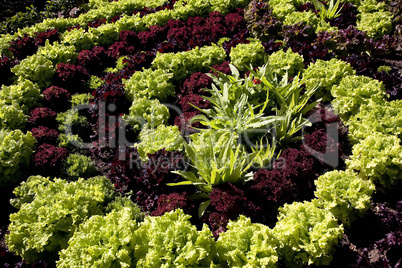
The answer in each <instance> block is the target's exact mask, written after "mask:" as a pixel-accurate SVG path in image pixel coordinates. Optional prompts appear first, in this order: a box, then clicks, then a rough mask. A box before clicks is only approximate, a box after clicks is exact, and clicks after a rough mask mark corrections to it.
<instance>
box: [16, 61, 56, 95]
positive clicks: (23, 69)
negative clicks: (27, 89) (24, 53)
mask: <svg viewBox="0 0 402 268" xmlns="http://www.w3.org/2000/svg"><path fill="white" fill-rule="evenodd" d="M11 71H12V72H13V73H15V75H17V76H21V77H22V78H24V79H27V80H30V81H32V82H34V83H37V84H38V85H39V87H40V88H41V89H42V88H46V87H49V86H50V85H51V83H52V82H51V81H52V78H53V75H54V73H55V72H56V66H55V65H54V64H53V63H52V61H51V60H49V59H48V58H47V57H46V56H43V55H36V54H34V55H32V56H29V57H27V58H25V59H24V60H22V61H21V62H20V64H18V65H16V66H14V67H13V68H12V69H11Z"/></svg>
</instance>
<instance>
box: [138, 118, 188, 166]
mask: <svg viewBox="0 0 402 268" xmlns="http://www.w3.org/2000/svg"><path fill="white" fill-rule="evenodd" d="M138 139H139V140H140V141H141V142H140V143H137V144H136V146H137V150H138V153H139V154H140V157H141V160H143V161H145V160H146V159H147V155H148V154H153V153H155V152H157V151H159V150H160V149H163V148H165V149H166V150H167V151H181V150H182V148H183V138H182V136H181V135H180V131H179V128H178V127H177V126H165V125H159V126H158V127H157V128H150V129H148V128H143V129H142V130H141V132H140V134H139V137H138Z"/></svg>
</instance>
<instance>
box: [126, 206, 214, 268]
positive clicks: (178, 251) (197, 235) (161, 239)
mask: <svg viewBox="0 0 402 268" xmlns="http://www.w3.org/2000/svg"><path fill="white" fill-rule="evenodd" d="M190 218H191V216H189V215H186V214H184V212H183V210H181V209H177V210H175V211H171V212H167V213H165V214H164V215H163V216H160V217H146V218H145V220H144V222H143V223H141V225H140V227H139V228H138V230H136V231H135V232H134V233H133V240H134V241H135V243H136V245H135V251H134V256H135V263H134V265H133V267H139V268H140V267H147V268H159V267H214V265H213V261H214V259H215V258H216V257H217V256H216V248H215V240H214V238H213V236H212V232H211V231H210V230H209V229H208V227H207V226H206V225H204V226H203V228H202V230H201V231H197V228H196V227H195V226H194V225H192V224H191V223H190V221H189V219H190Z"/></svg>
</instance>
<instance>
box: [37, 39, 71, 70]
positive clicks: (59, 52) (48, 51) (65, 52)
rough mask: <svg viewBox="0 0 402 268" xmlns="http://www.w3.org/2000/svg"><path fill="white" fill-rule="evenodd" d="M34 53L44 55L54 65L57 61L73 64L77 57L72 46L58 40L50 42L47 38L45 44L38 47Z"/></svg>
mask: <svg viewBox="0 0 402 268" xmlns="http://www.w3.org/2000/svg"><path fill="white" fill-rule="evenodd" d="M36 55H37V56H43V57H46V58H47V59H48V60H50V61H51V62H52V63H53V65H55V66H56V65H57V64H59V63H71V64H74V63H75V61H76V60H77V57H78V53H77V52H75V47H74V46H66V45H63V44H60V43H59V42H54V43H53V44H50V43H49V40H46V44H45V46H43V47H39V49H38V52H37V53H36Z"/></svg>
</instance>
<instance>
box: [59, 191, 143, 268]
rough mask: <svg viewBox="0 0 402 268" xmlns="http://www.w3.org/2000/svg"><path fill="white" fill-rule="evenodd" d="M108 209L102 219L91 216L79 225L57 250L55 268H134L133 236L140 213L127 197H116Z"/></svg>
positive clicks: (139, 219) (100, 216) (97, 216)
mask: <svg viewBox="0 0 402 268" xmlns="http://www.w3.org/2000/svg"><path fill="white" fill-rule="evenodd" d="M109 208H110V209H111V210H110V212H109V213H108V214H106V215H105V216H102V215H95V216H92V217H91V218H90V219H89V220H87V221H86V222H84V223H83V224H81V225H80V226H79V228H78V229H77V231H76V232H75V233H74V235H73V236H72V237H71V239H70V240H69V241H68V247H67V248H66V249H63V250H62V251H60V253H59V255H60V260H59V261H58V262H57V267H59V268H61V267H66V268H67V267H68V268H69V267H82V268H87V267H133V266H132V264H133V259H134V248H135V245H136V244H135V240H134V239H133V233H134V232H135V231H136V230H137V229H138V222H139V221H141V220H142V218H143V214H142V213H141V212H140V209H139V207H138V206H137V205H135V204H134V203H132V202H131V201H130V200H129V199H127V198H118V199H117V201H115V202H112V203H111V204H110V205H109Z"/></svg>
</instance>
